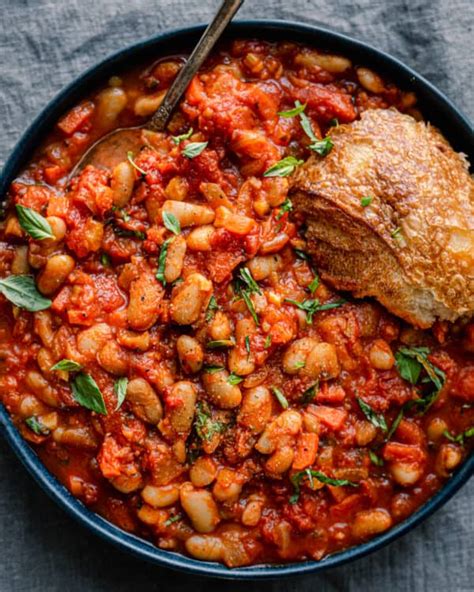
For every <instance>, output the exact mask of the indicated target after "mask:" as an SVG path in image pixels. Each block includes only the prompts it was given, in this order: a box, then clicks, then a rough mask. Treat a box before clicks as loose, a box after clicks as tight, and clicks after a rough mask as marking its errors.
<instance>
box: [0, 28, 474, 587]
mask: <svg viewBox="0 0 474 592" xmlns="http://www.w3.org/2000/svg"><path fill="white" fill-rule="evenodd" d="M204 27H205V25H202V24H198V25H193V26H189V27H179V28H174V29H171V30H167V31H164V32H162V33H159V34H157V35H153V36H151V37H149V38H147V39H144V40H141V41H138V42H136V43H133V44H130V45H128V46H126V47H125V48H122V49H120V50H118V51H116V52H114V53H112V54H110V55H109V56H107V57H106V58H105V59H103V60H101V61H100V62H98V63H96V64H94V65H93V66H92V67H90V68H88V69H86V70H85V71H84V72H82V73H81V74H79V75H78V76H77V77H76V78H75V79H74V80H73V81H72V82H71V83H70V84H68V85H66V86H65V87H64V88H63V89H62V90H60V91H59V92H58V93H57V94H56V95H55V96H54V97H53V99H52V100H51V101H50V102H49V103H48V104H47V105H46V106H45V107H44V108H43V109H42V110H41V111H40V113H39V114H38V115H37V116H36V118H35V119H34V120H33V122H32V123H31V125H30V126H29V127H28V128H27V129H26V131H25V132H24V133H23V135H22V136H21V138H20V140H19V141H18V142H17V144H16V145H15V146H14V148H13V150H12V151H11V154H10V156H9V158H8V159H7V160H6V162H5V165H4V168H3V171H2V174H1V176H0V196H3V195H4V194H5V193H6V190H7V188H8V186H9V184H10V182H11V181H12V180H13V178H14V176H15V174H16V173H17V172H18V170H19V169H20V167H21V166H22V165H23V164H25V163H26V162H27V159H28V158H29V157H30V155H31V152H32V148H33V147H34V145H35V144H36V142H37V140H38V139H39V138H41V137H43V136H44V133H45V132H46V131H47V129H48V128H49V127H50V124H51V123H52V122H54V121H55V120H57V119H58V118H59V116H60V115H61V114H62V112H63V111H64V109H65V108H66V107H67V106H69V105H70V104H71V103H72V102H73V101H75V100H77V98H78V97H80V96H81V95H82V94H85V92H86V89H85V87H86V85H87V83H88V82H91V81H93V80H97V79H99V77H102V76H103V75H104V73H105V72H106V71H107V70H110V69H111V68H112V67H114V66H117V65H119V64H120V65H121V64H123V62H124V61H125V60H126V59H127V58H129V57H131V56H133V55H135V54H139V53H140V52H143V51H146V50H149V49H153V48H154V47H155V46H156V49H158V50H159V51H161V50H162V49H163V46H164V45H165V44H166V43H167V42H169V41H173V40H176V39H177V38H178V39H181V38H182V39H185V38H192V37H196V36H197V35H199V34H201V33H202V31H203V29H204ZM299 34H302V35H303V36H304V37H305V39H304V40H303V42H304V43H308V44H310V45H311V43H312V42H311V41H310V40H309V38H310V37H314V42H313V45H314V46H316V47H324V48H326V47H329V48H330V49H336V50H337V48H339V49H338V51H339V52H340V53H343V54H344V53H346V52H347V51H349V50H353V51H354V52H355V53H356V54H360V55H362V54H363V55H364V60H363V63H364V65H369V64H373V63H375V64H379V65H380V66H381V67H383V68H384V69H385V71H388V72H389V73H390V74H391V76H392V78H394V77H395V76H396V77H397V82H398V81H401V82H404V83H405V85H406V86H409V87H410V88H411V89H413V90H414V91H415V92H420V91H421V92H422V93H423V94H424V95H425V97H426V98H427V100H431V101H432V102H433V103H434V105H435V107H436V108H437V109H439V110H440V113H441V114H442V116H443V118H446V120H447V123H446V127H447V125H448V124H450V127H451V126H454V128H457V132H459V133H460V134H461V135H464V142H465V146H466V147H467V148H468V147H469V143H468V142H467V140H468V139H469V137H472V124H471V123H470V121H469V119H468V118H467V117H466V116H465V115H464V114H463V113H462V112H461V111H460V110H459V109H458V108H457V107H456V106H455V105H454V104H453V103H452V101H451V100H450V99H448V98H447V97H446V96H445V95H444V94H443V93H442V92H441V91H439V90H438V89H437V88H436V87H435V86H433V84H431V83H430V82H429V81H428V80H426V79H425V78H424V77H422V76H420V75H419V74H418V73H416V72H415V71H414V70H413V69H412V68H410V67H408V66H406V65H405V64H403V63H402V62H401V61H400V60H398V59H397V58H394V57H392V56H390V55H389V54H387V53H385V52H384V51H381V50H379V49H376V48H374V47H373V46H371V45H370V44H368V43H365V42H363V41H359V40H356V39H354V38H352V37H350V36H348V35H345V34H343V33H339V32H337V31H333V30H331V29H328V28H326V27H323V26H319V25H318V26H316V25H308V24H303V23H298V22H292V21H283V20H274V19H270V20H263V19H252V20H239V21H235V22H233V23H232V24H231V25H230V26H229V27H228V29H227V31H226V34H225V36H224V37H237V36H242V37H254V36H256V35H258V36H260V37H261V38H262V39H265V38H271V37H272V36H274V35H275V36H276V37H282V36H286V37H287V38H291V37H295V36H298V35H299ZM164 53H165V54H166V51H165V52H164ZM169 53H170V52H168V54H169ZM401 82H398V84H400V86H403V85H402V84H401ZM440 127H441V128H442V126H440ZM466 151H469V150H465V152H466ZM0 433H2V435H3V436H4V438H5V440H6V441H7V442H8V444H9V445H10V448H11V449H12V450H13V452H14V453H15V454H16V456H17V457H18V458H19V460H20V461H21V462H22V464H23V465H24V466H25V467H26V469H27V470H28V472H29V473H30V474H31V476H32V477H33V478H34V480H35V481H36V482H37V483H38V484H39V485H40V487H41V488H42V489H43V490H44V491H45V492H46V493H47V494H48V496H49V497H50V498H52V499H53V500H54V501H55V502H56V504H57V505H59V506H60V507H61V508H63V510H65V511H66V512H67V513H68V514H69V515H70V516H72V517H73V518H74V519H76V520H77V521H78V522H79V523H80V524H82V525H83V526H84V527H86V528H87V529H89V531H91V532H93V533H94V534H96V535H98V536H99V537H101V538H102V539H104V540H106V541H108V542H111V543H112V544H114V545H115V546H116V547H118V548H119V549H122V550H124V551H127V552H129V553H130V554H132V555H134V556H135V557H138V558H141V559H144V560H146V561H149V562H151V563H154V564H155V565H159V566H162V567H163V566H164V567H169V568H172V569H175V570H178V571H182V572H187V573H191V574H196V575H202V576H213V577H219V578H227V579H235V580H257V579H258V580H261V579H273V578H280V577H282V576H294V575H303V574H309V573H317V572H321V571H324V570H326V569H329V568H332V567H336V566H340V565H343V564H345V563H347V562H350V561H354V560H355V559H358V558H361V557H364V556H365V555H367V554H369V553H372V552H374V551H376V550H378V549H380V548H381V547H383V546H385V545H387V544H388V543H390V542H392V541H394V540H395V539H397V538H399V537H400V536H402V535H403V534H405V533H407V532H408V531H410V530H411V529H412V528H414V527H415V526H417V525H418V524H420V523H421V522H423V521H424V520H425V519H426V518H427V517H428V516H430V515H431V514H432V513H433V512H435V511H436V510H437V509H438V508H440V507H441V506H442V505H444V504H445V503H446V502H447V501H448V500H449V499H450V498H451V497H452V496H453V495H454V494H455V493H456V492H457V491H458V489H459V488H460V487H461V486H462V485H463V484H465V483H466V482H467V481H468V480H469V478H470V477H471V475H472V474H473V473H474V455H472V454H471V455H470V457H468V458H467V459H466V460H465V462H464V463H463V465H462V466H461V467H460V468H459V469H458V470H457V471H456V472H455V473H454V474H453V476H452V477H451V479H450V480H449V481H448V482H447V483H446V484H445V485H444V486H443V487H442V488H441V489H440V490H439V491H438V492H437V493H436V494H435V495H434V496H433V497H431V498H430V499H429V500H428V501H427V502H426V503H425V504H423V506H421V507H420V508H419V509H418V510H417V511H416V512H415V513H413V514H412V515H411V516H409V517H408V518H407V519H406V520H404V521H403V522H401V523H399V524H397V525H396V526H394V527H393V528H391V529H390V530H388V531H387V532H385V533H383V534H382V535H379V536H377V537H375V538H374V539H372V540H370V541H369V542H367V543H364V544H361V545H358V546H355V547H351V548H349V549H346V550H344V551H341V552H339V553H335V554H333V555H330V556H328V557H326V558H324V559H322V560H320V561H313V560H312V561H303V562H298V563H288V564H262V565H256V566H249V567H239V568H228V567H226V566H224V565H222V564H219V563H215V562H208V561H198V560H196V559H192V558H190V557H187V556H185V555H180V554H177V553H174V552H170V551H165V550H162V549H159V548H158V547H156V546H155V545H153V544H151V543H150V542H148V541H146V540H144V539H141V538H139V537H137V536H135V535H133V534H130V533H127V532H125V531H124V530H122V529H120V528H119V527H117V526H115V525H114V524H112V523H111V522H108V521H107V520H105V519H104V518H102V517H101V516H99V515H98V514H96V513H94V512H92V511H91V510H89V509H88V508H87V507H86V506H85V505H83V504H82V502H80V501H79V500H78V499H76V498H75V497H74V496H73V495H72V494H71V493H70V492H69V491H68V490H67V489H66V487H64V486H63V485H62V484H61V483H60V482H59V481H58V480H57V479H56V477H54V475H53V474H52V473H50V472H49V471H48V470H47V468H46V467H45V465H44V464H43V463H42V462H41V460H40V458H39V457H38V456H37V454H36V453H35V452H34V450H33V449H32V448H31V447H30V445H29V444H28V442H27V441H26V440H25V439H24V438H23V437H22V436H21V435H20V433H19V431H18V430H17V429H16V427H15V426H14V424H13V422H12V421H11V419H10V416H9V415H8V413H7V411H6V409H5V407H4V406H3V405H2V404H1V403H0Z"/></svg>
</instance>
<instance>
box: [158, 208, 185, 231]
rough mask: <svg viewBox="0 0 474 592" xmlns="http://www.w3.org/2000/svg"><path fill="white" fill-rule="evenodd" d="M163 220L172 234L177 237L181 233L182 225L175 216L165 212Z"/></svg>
mask: <svg viewBox="0 0 474 592" xmlns="http://www.w3.org/2000/svg"><path fill="white" fill-rule="evenodd" d="M162 218H163V224H164V225H165V227H166V228H167V229H168V230H169V231H170V232H172V233H173V234H176V235H178V234H179V233H180V232H181V224H180V223H179V220H178V218H176V216H175V215H174V214H172V213H171V212H163V214H162Z"/></svg>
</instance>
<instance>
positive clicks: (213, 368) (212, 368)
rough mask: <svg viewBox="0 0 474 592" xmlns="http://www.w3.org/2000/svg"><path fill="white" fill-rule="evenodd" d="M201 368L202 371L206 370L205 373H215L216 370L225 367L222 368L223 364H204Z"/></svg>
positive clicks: (218, 370)
mask: <svg viewBox="0 0 474 592" xmlns="http://www.w3.org/2000/svg"><path fill="white" fill-rule="evenodd" d="M203 370H204V372H206V374H215V373H216V372H222V371H223V370H225V368H224V366H213V365H209V366H204V368H203Z"/></svg>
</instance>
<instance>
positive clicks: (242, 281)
mask: <svg viewBox="0 0 474 592" xmlns="http://www.w3.org/2000/svg"><path fill="white" fill-rule="evenodd" d="M233 285H234V292H235V293H236V295H237V296H239V297H240V298H242V300H243V301H244V302H245V304H246V306H247V308H248V310H249V312H250V314H251V316H252V318H253V320H254V322H255V324H256V325H258V324H259V321H258V316H257V313H256V312H255V307H254V305H253V302H252V299H251V298H250V295H251V294H261V293H262V290H261V289H260V286H259V285H258V284H257V282H256V281H255V280H254V279H253V276H252V274H251V273H250V270H249V269H248V268H247V267H242V268H241V270H240V272H239V275H238V276H237V277H236V278H235V280H234V282H233Z"/></svg>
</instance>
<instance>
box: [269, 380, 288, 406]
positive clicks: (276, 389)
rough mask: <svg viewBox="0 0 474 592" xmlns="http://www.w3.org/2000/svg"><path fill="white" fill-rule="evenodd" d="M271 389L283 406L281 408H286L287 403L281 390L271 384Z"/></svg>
mask: <svg viewBox="0 0 474 592" xmlns="http://www.w3.org/2000/svg"><path fill="white" fill-rule="evenodd" d="M272 391H273V394H274V395H275V397H276V398H277V400H278V402H279V403H280V405H281V406H282V407H283V409H288V407H289V403H288V401H287V399H286V397H285V395H284V394H283V393H282V391H281V390H280V389H279V388H277V387H276V386H272Z"/></svg>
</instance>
